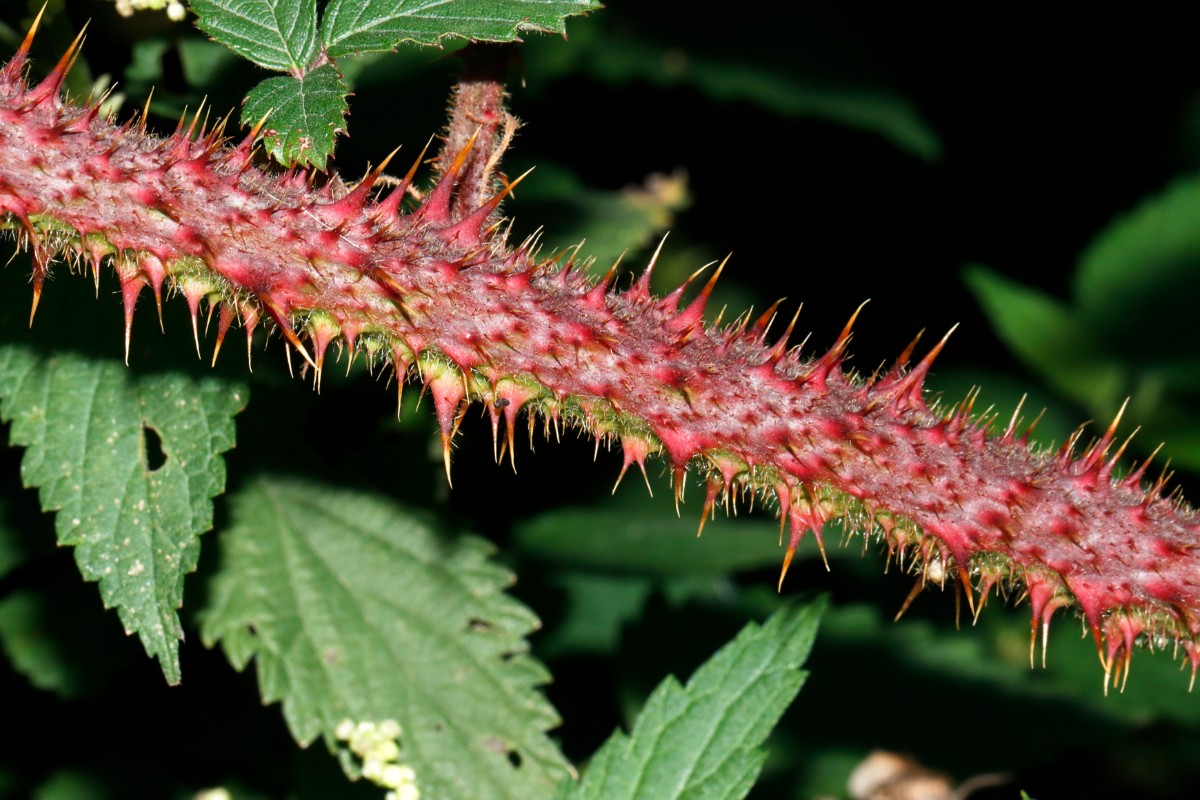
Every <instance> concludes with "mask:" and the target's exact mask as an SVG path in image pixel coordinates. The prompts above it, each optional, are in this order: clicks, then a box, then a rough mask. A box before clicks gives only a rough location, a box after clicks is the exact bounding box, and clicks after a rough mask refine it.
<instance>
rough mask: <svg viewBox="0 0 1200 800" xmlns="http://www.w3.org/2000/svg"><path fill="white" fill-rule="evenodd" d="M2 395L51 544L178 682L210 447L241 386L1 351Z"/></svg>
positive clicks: (207, 493)
mask: <svg viewBox="0 0 1200 800" xmlns="http://www.w3.org/2000/svg"><path fill="white" fill-rule="evenodd" d="M0 398H2V399H3V402H2V403H0V417H2V418H3V419H4V420H5V421H11V422H12V429H11V434H10V436H11V440H12V443H13V444H16V445H21V446H24V447H26V448H28V449H27V451H26V453H25V457H24V458H23V459H22V461H21V478H22V480H23V481H24V482H25V484H26V485H27V486H36V487H37V488H38V490H39V497H40V498H41V503H42V508H44V509H45V510H47V511H58V512H59V513H58V516H57V518H56V520H55V527H56V529H57V531H58V542H59V544H60V545H70V546H73V547H75V560H76V562H77V563H78V564H79V569H80V572H82V573H83V576H84V577H85V578H86V579H88V580H93V581H99V582H100V596H101V598H102V599H103V600H104V605H105V606H106V607H108V608H113V607H116V609H117V612H118V614H119V616H120V618H121V622H122V624H123V625H124V626H125V629H126V631H128V632H129V633H135V632H136V633H137V634H138V636H139V637H140V638H141V640H142V643H143V645H144V646H145V648H146V651H147V652H148V653H149V654H150V655H151V656H153V657H155V658H157V659H159V662H160V664H161V665H162V669H163V673H164V674H165V675H166V678H167V680H168V681H169V682H170V683H178V682H179V677H180V675H179V654H178V651H177V643H178V641H179V640H180V639H181V638H182V637H183V632H182V629H181V628H180V625H179V619H178V617H177V615H176V610H177V609H178V608H179V607H180V605H181V603H182V601H183V578H184V576H185V575H186V574H187V573H189V572H191V571H192V570H193V569H195V566H196V558H197V556H198V555H199V552H200V544H199V540H198V538H197V537H198V536H199V535H200V534H201V533H203V532H205V531H207V530H208V529H209V528H210V527H212V498H213V497H215V496H216V495H218V494H220V493H221V492H222V491H223V490H224V488H225V465H224V462H223V461H222V459H221V458H220V456H219V454H220V453H222V452H224V451H225V450H228V449H229V448H230V447H232V446H233V441H234V425H233V416H234V415H235V414H237V412H238V411H240V410H241V409H242V407H243V406H244V405H245V402H246V390H245V388H244V387H241V386H239V385H237V384H231V383H228V382H225V381H221V380H217V379H210V380H204V381H195V380H192V379H190V378H187V377H184V376H181V375H175V374H166V375H145V376H137V375H133V374H131V373H130V372H129V370H128V369H127V368H126V367H124V366H122V365H121V364H119V363H114V362H109V361H91V360H87V359H85V358H83V357H81V356H75V355H67V354H62V355H55V356H51V357H42V356H39V355H37V354H35V353H34V352H33V351H31V350H29V349H26V348H24V347H20V346H7V347H3V348H0ZM148 441H149V442H150V444H148ZM156 449H161V453H156V452H154V450H156ZM158 459H163V460H162V462H161V464H159V463H156V462H157V461H158Z"/></svg>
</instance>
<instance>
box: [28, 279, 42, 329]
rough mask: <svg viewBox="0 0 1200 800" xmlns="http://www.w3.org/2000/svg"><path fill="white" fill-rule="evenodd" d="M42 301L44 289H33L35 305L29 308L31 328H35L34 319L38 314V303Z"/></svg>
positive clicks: (37, 287) (38, 287)
mask: <svg viewBox="0 0 1200 800" xmlns="http://www.w3.org/2000/svg"><path fill="white" fill-rule="evenodd" d="M41 299H42V287H40V286H34V287H33V304H32V305H31V306H30V308H29V327H31V328H32V327H33V317H34V315H36V314H37V309H38V302H39V301H40V300H41Z"/></svg>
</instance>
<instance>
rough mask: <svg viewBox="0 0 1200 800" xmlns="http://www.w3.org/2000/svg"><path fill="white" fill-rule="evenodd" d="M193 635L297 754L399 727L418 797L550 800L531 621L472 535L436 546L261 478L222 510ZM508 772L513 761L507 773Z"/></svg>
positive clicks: (338, 498)
mask: <svg viewBox="0 0 1200 800" xmlns="http://www.w3.org/2000/svg"><path fill="white" fill-rule="evenodd" d="M232 522H233V525H232V528H231V529H230V530H229V531H227V532H226V534H225V535H224V537H223V539H222V548H223V551H224V552H223V564H222V566H221V569H220V572H219V573H218V575H217V577H216V579H215V581H214V585H213V592H212V601H211V607H210V608H209V610H208V611H207V613H206V614H205V615H204V621H203V625H202V635H203V637H204V641H205V642H206V643H208V644H209V645H212V644H214V643H216V642H218V641H219V642H220V643H221V645H222V647H223V648H224V650H225V652H226V654H227V655H228V657H229V659H230V661H232V662H233V664H234V665H235V666H236V667H238V668H239V669H241V668H243V667H245V665H246V664H247V663H248V662H249V660H250V659H251V658H255V659H256V662H257V671H258V676H259V681H260V684H261V689H262V694H263V698H264V699H265V700H266V701H268V702H274V701H282V702H283V712H284V716H285V717H286V719H287V721H288V725H289V727H290V728H291V731H292V734H293V735H294V736H295V737H296V739H297V740H298V741H299V742H301V743H302V744H306V743H308V742H310V741H311V740H313V739H314V738H316V737H317V736H318V735H323V736H324V738H325V739H326V741H327V742H328V743H329V744H330V745H331V746H332V745H333V744H334V731H335V728H336V727H337V724H338V722H339V721H340V720H342V719H344V718H349V719H352V720H355V721H366V720H370V721H381V720H384V719H395V720H397V721H398V722H399V723H400V724H401V726H402V727H403V729H404V733H403V735H402V737H401V749H402V753H401V761H402V762H403V763H405V764H408V765H410V766H412V767H413V768H414V769H415V770H416V782H417V786H418V787H419V789H420V791H421V793H422V796H428V797H453V798H456V800H472V798H479V800H495V799H496V798H538V797H547V796H548V795H549V794H550V792H551V791H552V790H553V787H554V786H555V785H556V784H557V783H558V782H559V781H560V780H561V779H562V778H563V777H564V776H565V775H566V774H567V770H568V767H567V765H566V762H565V761H564V760H563V757H562V755H561V754H560V753H559V752H558V750H557V748H555V746H554V745H553V744H552V743H551V742H550V740H549V739H548V738H547V737H546V735H545V731H546V730H547V729H548V728H550V727H553V726H554V725H556V724H557V722H558V717H557V715H556V714H555V712H554V710H553V708H551V707H550V705H549V704H548V703H547V702H546V700H545V699H544V698H543V697H542V696H541V695H540V694H538V693H537V692H536V691H535V689H534V687H535V686H537V685H539V684H542V683H545V682H546V680H547V679H548V677H549V676H548V674H547V673H546V671H545V669H544V668H543V667H542V666H541V665H540V664H538V663H537V662H536V661H534V660H533V659H532V658H530V657H529V655H528V654H527V652H526V651H527V645H526V643H525V640H524V637H525V635H526V634H528V633H529V632H530V631H531V630H533V629H534V628H535V627H536V626H537V620H536V618H535V617H534V616H533V614H532V613H531V612H530V611H529V610H528V609H526V608H525V607H524V606H522V605H520V604H519V603H517V602H516V601H515V600H513V599H512V598H511V597H508V596H507V595H505V594H504V593H503V589H504V587H506V586H507V585H509V584H510V583H511V582H512V576H511V575H510V574H509V573H508V572H507V571H506V570H504V569H503V568H501V567H499V566H498V565H496V564H494V563H493V562H492V561H490V559H489V556H490V555H491V552H492V549H491V546H490V545H488V544H487V543H485V542H483V541H482V540H480V539H476V538H473V537H459V538H453V539H451V538H446V537H442V536H439V535H438V534H437V533H435V531H434V530H432V529H431V528H430V527H429V526H428V525H427V524H426V522H425V521H423V520H422V519H421V518H420V517H418V516H417V515H414V514H412V513H410V512H408V511H406V510H404V509H403V508H401V507H399V506H397V505H395V504H393V503H391V502H389V501H387V500H385V499H382V498H379V497H376V496H372V495H366V494H360V493H352V492H346V491H338V490H333V489H330V488H326V487H322V486H318V485H313V484H306V483H302V482H299V481H293V480H286V479H282V478H272V477H263V478H260V479H258V480H256V481H254V482H253V483H251V484H249V485H247V487H246V488H245V489H243V490H242V491H241V492H239V493H238V494H237V495H236V496H235V497H234V498H233V500H232ZM517 764H519V766H516V765H517Z"/></svg>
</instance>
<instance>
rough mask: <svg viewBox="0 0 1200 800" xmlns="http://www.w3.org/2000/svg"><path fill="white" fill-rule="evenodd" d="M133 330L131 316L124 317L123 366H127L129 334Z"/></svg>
mask: <svg viewBox="0 0 1200 800" xmlns="http://www.w3.org/2000/svg"><path fill="white" fill-rule="evenodd" d="M132 331H133V317H131V316H126V317H125V366H127V367H128V366H129V334H130V333H131V332H132Z"/></svg>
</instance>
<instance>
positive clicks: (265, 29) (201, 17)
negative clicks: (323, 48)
mask: <svg viewBox="0 0 1200 800" xmlns="http://www.w3.org/2000/svg"><path fill="white" fill-rule="evenodd" d="M190 5H191V7H192V10H193V11H195V12H196V16H197V17H198V19H197V20H196V24H197V25H198V26H199V27H200V29H201V30H202V31H204V32H205V33H207V34H208V35H209V36H211V37H213V38H214V39H216V40H217V41H218V42H220V43H221V44H224V45H225V46H226V47H228V48H229V49H230V50H233V51H234V52H236V53H237V54H239V55H241V56H243V57H245V58H248V59H249V60H251V61H253V62H254V63H255V64H258V65H259V66H260V67H266V68H267V69H274V70H279V71H281V72H291V73H292V74H294V75H301V74H303V73H304V70H305V68H306V67H307V66H308V65H309V64H311V63H312V62H313V59H315V58H316V57H317V54H318V53H320V41H319V40H318V39H317V2H316V0H191V3H190Z"/></svg>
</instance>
